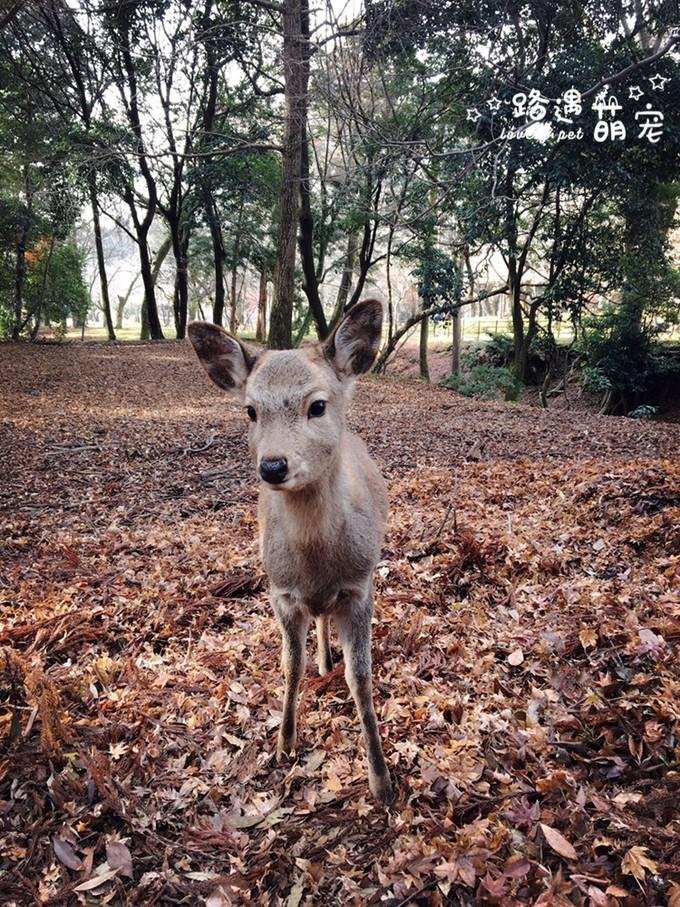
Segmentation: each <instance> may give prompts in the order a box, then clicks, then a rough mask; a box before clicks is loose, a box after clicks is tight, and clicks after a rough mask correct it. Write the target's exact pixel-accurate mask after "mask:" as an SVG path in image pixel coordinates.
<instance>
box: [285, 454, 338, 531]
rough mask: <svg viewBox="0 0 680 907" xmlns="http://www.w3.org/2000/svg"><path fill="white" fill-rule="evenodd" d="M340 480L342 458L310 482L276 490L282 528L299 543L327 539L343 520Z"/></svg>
mask: <svg viewBox="0 0 680 907" xmlns="http://www.w3.org/2000/svg"><path fill="white" fill-rule="evenodd" d="M342 486H343V481H342V469H341V461H340V458H338V460H337V462H335V463H334V464H333V466H332V467H331V468H330V469H329V470H328V471H327V472H325V473H324V474H323V476H321V478H320V479H319V480H318V481H317V482H314V483H313V484H312V485H309V486H307V487H306V488H303V489H301V490H300V491H297V492H291V493H287V492H279V494H278V495H277V498H278V499H279V502H280V511H279V512H280V515H281V517H282V520H283V523H284V526H285V530H286V532H287V533H289V534H290V535H291V536H292V537H294V538H295V539H296V540H297V541H299V542H300V543H301V544H305V545H307V544H311V543H313V542H314V540H319V541H321V540H329V538H330V537H331V536H332V535H333V534H334V532H335V531H336V530H337V527H338V526H340V525H341V524H342V517H343V514H344V507H343V500H344V498H343V490H342Z"/></svg>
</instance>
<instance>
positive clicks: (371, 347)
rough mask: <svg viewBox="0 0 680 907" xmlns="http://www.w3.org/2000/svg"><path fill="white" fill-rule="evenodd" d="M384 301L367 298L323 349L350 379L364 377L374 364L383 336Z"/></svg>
mask: <svg viewBox="0 0 680 907" xmlns="http://www.w3.org/2000/svg"><path fill="white" fill-rule="evenodd" d="M382 318H383V307H382V302H379V300H377V299H364V300H363V302H358V303H357V304H356V305H355V306H353V307H352V308H351V309H350V310H349V312H348V313H347V314H346V315H345V317H344V318H343V319H342V321H341V322H340V324H339V325H338V326H337V327H336V329H335V330H334V331H333V333H332V334H331V336H330V337H329V338H328V340H327V341H326V342H325V344H324V346H323V351H324V355H325V356H326V358H327V359H328V361H329V362H330V363H331V365H332V366H333V368H334V369H335V371H336V372H337V373H338V374H339V375H341V376H344V377H346V378H352V377H355V376H356V375H362V374H363V373H364V372H367V371H368V370H369V368H370V367H371V366H372V365H373V362H374V361H375V357H376V356H377V354H378V347H379V346H380V338H381V336H382Z"/></svg>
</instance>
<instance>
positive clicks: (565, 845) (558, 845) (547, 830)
mask: <svg viewBox="0 0 680 907" xmlns="http://www.w3.org/2000/svg"><path fill="white" fill-rule="evenodd" d="M539 824H540V826H541V831H542V832H543V834H544V835H545V840H546V841H547V842H548V844H549V845H550V847H552V849H553V850H554V851H555V853H558V854H559V855H560V856H561V857H564V858H565V860H577V859H578V856H577V853H576V851H575V850H574V848H573V846H572V845H571V844H570V843H569V841H567V839H566V838H565V837H564V835H563V834H562V833H561V832H559V831H557V829H556V828H551V827H550V825H544V824H543V822H541V823H539Z"/></svg>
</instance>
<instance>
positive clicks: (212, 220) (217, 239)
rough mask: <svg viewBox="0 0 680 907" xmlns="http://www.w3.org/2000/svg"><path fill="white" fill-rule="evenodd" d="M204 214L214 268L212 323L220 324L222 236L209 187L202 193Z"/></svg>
mask: <svg viewBox="0 0 680 907" xmlns="http://www.w3.org/2000/svg"><path fill="white" fill-rule="evenodd" d="M203 199H204V208H205V216H206V220H207V221H208V227H209V229H210V239H211V241H212V249H213V266H214V269H215V300H214V302H213V311H212V320H213V324H219V325H221V324H222V322H223V320H224V259H225V252H224V237H223V236H222V227H221V225H220V222H219V219H218V217H217V212H216V210H215V202H214V200H213V197H212V193H211V192H210V190H209V189H207V188H206V189H205V190H204V193H203Z"/></svg>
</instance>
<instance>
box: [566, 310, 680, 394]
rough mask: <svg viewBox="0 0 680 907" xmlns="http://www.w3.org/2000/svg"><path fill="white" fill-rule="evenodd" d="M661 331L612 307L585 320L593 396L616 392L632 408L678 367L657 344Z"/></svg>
mask: <svg viewBox="0 0 680 907" xmlns="http://www.w3.org/2000/svg"><path fill="white" fill-rule="evenodd" d="M658 331H659V328H658V327H656V326H655V325H653V324H651V323H646V322H644V321H642V322H641V321H640V320H638V319H637V318H636V317H635V313H631V312H630V311H629V310H628V309H626V308H625V307H624V306H619V307H613V306H609V307H607V308H606V309H605V311H604V312H603V313H602V314H601V315H597V316H591V317H589V318H587V319H584V322H583V333H582V337H581V341H580V349H581V351H582V352H583V353H585V355H586V358H587V363H588V364H587V366H586V367H585V368H584V370H583V385H584V387H585V388H586V390H589V391H591V392H593V393H604V392H606V391H612V392H613V393H614V395H615V398H616V400H617V401H619V400H620V401H621V403H622V404H623V405H624V407H628V406H629V405H631V404H632V402H633V401H637V400H638V399H640V398H641V397H642V396H643V395H644V394H646V393H649V392H650V391H651V390H652V389H653V388H654V385H655V384H656V382H657V381H658V380H659V379H660V378H662V377H663V376H665V375H667V374H669V372H671V371H675V370H676V369H677V364H676V363H675V362H674V360H673V359H671V358H670V357H668V356H665V355H664V353H663V347H662V346H661V345H660V344H659V343H658V342H657V340H656V334H657V333H658Z"/></svg>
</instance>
